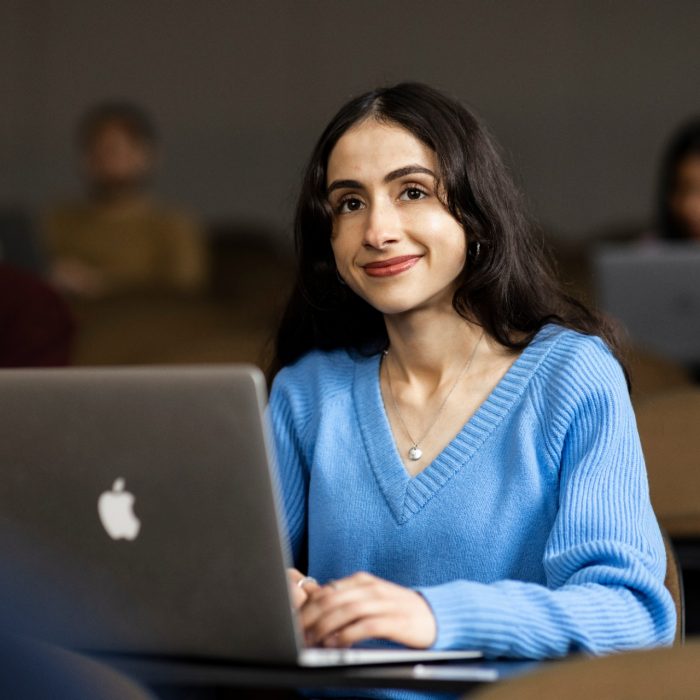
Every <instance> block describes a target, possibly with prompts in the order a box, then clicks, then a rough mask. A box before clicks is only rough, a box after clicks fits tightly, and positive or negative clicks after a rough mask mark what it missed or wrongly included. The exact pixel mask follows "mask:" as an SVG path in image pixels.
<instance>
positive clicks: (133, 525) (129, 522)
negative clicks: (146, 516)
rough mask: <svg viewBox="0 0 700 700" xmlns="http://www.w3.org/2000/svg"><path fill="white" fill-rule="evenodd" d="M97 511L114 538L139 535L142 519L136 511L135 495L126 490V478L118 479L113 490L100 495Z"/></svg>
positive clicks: (126, 538) (120, 538) (133, 537)
mask: <svg viewBox="0 0 700 700" xmlns="http://www.w3.org/2000/svg"><path fill="white" fill-rule="evenodd" d="M97 512H98V513H99V514H100V520H101V521H102V525H103V526H104V529H105V530H107V534H108V535H109V536H110V537H111V538H112V539H113V540H134V539H136V537H137V536H138V534H139V530H140V529H141V521H140V520H139V519H138V518H137V517H136V515H135V513H134V495H133V494H131V493H129V492H128V491H124V479H122V478H119V479H117V480H116V481H115V482H114V484H113V485H112V490H111V491H105V492H104V493H103V494H102V495H101V496H100V498H99V500H98V501H97Z"/></svg>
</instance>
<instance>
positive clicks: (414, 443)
mask: <svg viewBox="0 0 700 700" xmlns="http://www.w3.org/2000/svg"><path fill="white" fill-rule="evenodd" d="M483 337H484V334H483V333H482V334H481V335H480V336H479V340H477V341H476V343H475V344H474V349H473V350H472V352H471V355H469V357H468V358H467V361H466V362H465V363H464V367H462V369H461V370H460V371H459V374H458V375H457V379H455V381H454V384H453V385H452V387H451V388H450V390H449V391H448V392H447V396H445V398H444V399H443V400H442V403H441V404H440V408H438V410H437V413H436V414H435V418H433V420H432V421H431V422H430V425H429V426H428V428H427V429H426V431H425V432H424V433H423V435H422V437H421V438H420V439H418V440H414V439H413V437H412V436H411V433H410V432H409V430H408V428H407V427H406V423H405V422H404V419H403V416H402V415H401V411H399V405H398V404H397V403H396V398H395V396H394V388H393V387H392V385H391V372H390V371H389V363H388V362H387V363H386V379H387V383H388V384H389V396H391V403H392V404H393V405H394V411H395V412H396V415H397V417H398V419H399V422H400V423H401V427H402V428H403V429H404V432H405V433H406V435H408V439H409V440H410V441H411V447H410V448H409V450H408V458H409V459H410V460H412V461H414V462H417V461H418V460H419V459H420V458H421V457H422V456H423V450H421V448H420V444H421V443H422V442H423V440H425V438H426V437H428V433H429V432H430V431H431V430H432V429H433V426H434V425H435V423H437V419H438V418H439V417H440V415H441V414H442V411H443V409H444V408H445V406H446V405H447V402H448V400H449V398H450V396H452V392H453V391H454V390H455V389H456V388H457V384H459V381H460V379H462V377H463V376H464V375H465V374H466V373H467V371H468V370H469V368H470V367H471V365H472V361H473V360H474V356H475V355H476V351H477V349H478V347H479V344H480V343H481V339H482V338H483ZM388 354H389V351H388V350H385V351H384V357H386V356H387V355H388Z"/></svg>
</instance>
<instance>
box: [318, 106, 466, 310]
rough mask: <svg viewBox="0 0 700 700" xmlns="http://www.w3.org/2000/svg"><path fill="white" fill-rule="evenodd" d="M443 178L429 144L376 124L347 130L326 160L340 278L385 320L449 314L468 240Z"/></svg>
mask: <svg viewBox="0 0 700 700" xmlns="http://www.w3.org/2000/svg"><path fill="white" fill-rule="evenodd" d="M437 177H438V167H437V158H436V156H435V153H434V152H433V151H432V150H431V149H430V148H428V146H426V145H425V144H424V143H422V142H421V141H419V140H418V139H417V138H415V136H413V134H411V132H409V131H408V130H406V129H404V128H403V127H400V126H398V125H396V124H385V123H381V122H377V121H375V120H374V119H371V118H370V119H368V120H366V121H363V122H360V123H359V124H357V125H355V126H353V127H352V128H351V129H349V130H348V131H346V132H345V134H344V135H343V136H342V137H341V138H340V140H339V141H338V143H337V144H336V145H335V148H334V149H333V151H332V152H331V155H330V158H329V159H328V175H327V178H328V179H327V183H326V185H327V191H328V201H329V203H330V205H331V207H332V209H333V233H332V235H331V245H332V247H333V254H334V256H335V262H336V266H337V268H338V273H339V274H340V276H341V277H342V279H343V281H344V282H346V283H347V285H348V286H349V287H350V288H351V289H352V290H353V291H354V292H355V293H356V294H358V295H359V296H360V297H362V298H363V299H364V300H365V301H367V302H368V303H369V304H371V305H372V306H373V307H374V308H376V309H377V310H378V311H380V312H382V313H383V314H400V313H404V312H408V311H413V310H417V309H422V308H428V307H431V306H434V307H443V308H451V305H452V296H453V294H454V290H455V288H456V279H457V277H458V275H459V273H460V272H461V271H462V268H463V267H464V263H465V260H466V252H467V241H466V236H465V233H464V229H463V228H462V226H461V225H460V224H459V222H457V220H456V219H454V218H453V216H452V215H451V214H450V212H449V211H448V210H447V208H446V207H445V205H444V203H443V201H442V200H443V198H442V197H441V193H440V190H439V186H438V182H437Z"/></svg>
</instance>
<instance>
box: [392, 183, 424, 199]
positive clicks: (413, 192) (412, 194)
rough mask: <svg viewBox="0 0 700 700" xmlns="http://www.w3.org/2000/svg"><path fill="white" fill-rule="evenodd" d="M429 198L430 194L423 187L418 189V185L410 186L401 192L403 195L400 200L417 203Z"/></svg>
mask: <svg viewBox="0 0 700 700" xmlns="http://www.w3.org/2000/svg"><path fill="white" fill-rule="evenodd" d="M427 196H428V193H427V192H426V191H425V190H424V189H422V188H421V187H416V185H409V186H408V187H406V188H405V189H404V190H403V191H402V192H401V194H400V195H399V199H402V200H404V201H405V200H409V201H416V200H419V199H424V198H425V197H427Z"/></svg>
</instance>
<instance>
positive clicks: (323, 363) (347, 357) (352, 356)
mask: <svg viewBox="0 0 700 700" xmlns="http://www.w3.org/2000/svg"><path fill="white" fill-rule="evenodd" d="M368 360H369V358H366V357H363V356H360V355H357V354H356V353H353V352H350V351H348V350H346V349H344V348H340V349H336V350H311V351H309V352H307V353H306V354H305V355H302V357H300V358H299V359H298V360H296V362H294V363H293V364H291V365H287V366H286V367H284V368H282V369H281V370H280V371H279V373H278V374H277V376H276V377H275V379H274V381H273V383H272V390H273V391H285V392H291V393H295V394H298V393H301V394H306V395H308V394H320V395H322V396H323V397H324V398H327V397H328V396H330V395H332V394H334V393H337V392H338V391H343V390H347V388H348V386H349V384H350V383H351V382H352V379H353V377H354V373H355V369H356V367H357V365H358V364H360V363H362V362H367V361H368Z"/></svg>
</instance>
